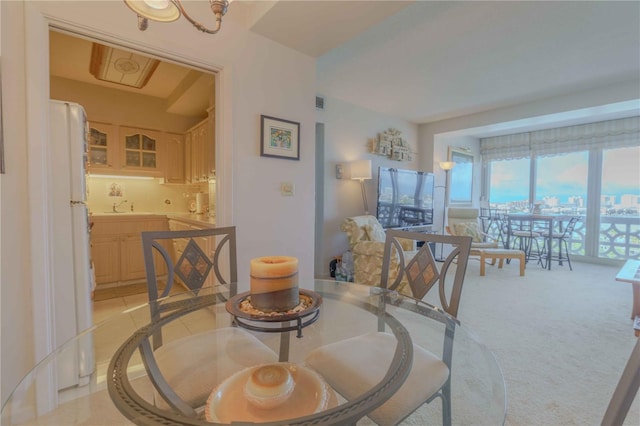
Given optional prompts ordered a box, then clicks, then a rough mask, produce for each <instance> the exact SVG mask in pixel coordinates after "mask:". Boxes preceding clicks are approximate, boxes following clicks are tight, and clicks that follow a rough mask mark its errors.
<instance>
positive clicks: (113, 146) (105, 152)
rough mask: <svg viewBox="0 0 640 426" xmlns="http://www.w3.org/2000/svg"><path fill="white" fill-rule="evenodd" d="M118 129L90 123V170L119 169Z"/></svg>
mask: <svg viewBox="0 0 640 426" xmlns="http://www.w3.org/2000/svg"><path fill="white" fill-rule="evenodd" d="M116 134H117V132H116V127H115V126H114V125H112V124H108V123H99V122H90V123H89V136H88V139H89V140H88V142H89V143H88V147H87V149H88V151H89V152H88V153H87V154H88V160H89V162H88V165H87V166H88V169H89V170H93V171H100V170H114V169H117V168H118V167H119V164H118V161H117V160H118V156H117V142H118V141H117V140H116Z"/></svg>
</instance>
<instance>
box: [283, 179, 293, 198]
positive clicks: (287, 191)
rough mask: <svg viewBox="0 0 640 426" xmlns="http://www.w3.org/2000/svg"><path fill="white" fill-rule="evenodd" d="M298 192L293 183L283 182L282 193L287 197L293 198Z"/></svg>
mask: <svg viewBox="0 0 640 426" xmlns="http://www.w3.org/2000/svg"><path fill="white" fill-rule="evenodd" d="M295 192H296V186H295V185H294V184H293V183H292V182H282V183H281V184H280V193H281V194H282V195H283V196H285V197H291V196H293V194H294V193H295Z"/></svg>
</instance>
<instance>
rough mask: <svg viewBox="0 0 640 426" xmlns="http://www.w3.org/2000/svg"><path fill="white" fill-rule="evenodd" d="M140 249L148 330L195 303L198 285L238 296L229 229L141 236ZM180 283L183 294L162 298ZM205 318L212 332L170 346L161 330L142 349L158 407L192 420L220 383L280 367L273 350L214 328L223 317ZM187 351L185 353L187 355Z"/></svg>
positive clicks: (239, 332)
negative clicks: (250, 370) (258, 368)
mask: <svg viewBox="0 0 640 426" xmlns="http://www.w3.org/2000/svg"><path fill="white" fill-rule="evenodd" d="M142 249H143V253H144V260H145V269H146V276H147V290H148V295H149V308H150V314H151V323H152V324H157V323H158V322H163V321H167V318H170V316H171V314H172V312H173V311H176V310H177V309H179V308H183V307H185V306H189V305H190V304H193V305H195V303H196V301H197V296H198V294H199V292H200V291H201V290H202V288H203V287H212V288H213V289H214V292H213V296H214V297H215V298H216V299H220V300H223V301H224V300H227V299H228V298H230V297H232V296H234V295H235V294H236V286H237V280H238V278H237V277H238V273H237V255H236V229H235V227H233V226H230V227H219V228H209V229H193V230H184V231H158V232H143V233H142ZM178 280H179V281H180V283H181V285H182V286H184V288H183V289H184V290H186V292H184V293H182V294H180V295H176V296H173V297H168V296H169V294H170V292H171V290H172V289H173V288H174V287H175V286H176V285H177V284H176V282H177V281H178ZM207 320H208V319H207ZM210 320H211V329H209V330H206V331H204V332H200V333H194V334H192V335H189V336H186V337H181V338H179V339H175V340H169V341H167V339H168V337H166V336H163V335H162V330H163V329H165V327H164V326H163V327H161V328H160V331H159V332H158V333H155V334H154V335H153V336H152V339H151V341H149V340H146V341H144V342H143V344H142V345H141V349H140V352H141V355H142V361H143V363H144V366H145V369H146V371H147V374H148V376H149V377H150V378H151V381H152V382H153V384H154V403H155V404H156V405H157V406H158V407H161V408H169V407H171V408H172V409H174V410H177V411H178V412H180V413H182V414H184V415H186V416H190V417H197V416H198V412H197V408H198V407H202V406H203V405H204V404H205V402H206V399H207V397H208V396H209V394H210V393H211V391H212V390H213V388H214V387H215V386H216V385H217V384H219V383H220V382H222V380H224V379H225V378H227V377H229V376H230V375H231V374H233V373H235V372H237V371H240V370H242V369H244V368H246V367H250V366H253V365H257V364H263V363H271V362H277V361H278V355H277V354H276V353H275V352H274V351H273V350H272V349H270V348H269V347H268V346H266V345H265V344H264V343H262V342H261V341H260V340H258V339H257V338H256V337H255V336H253V335H252V334H250V333H249V332H247V331H245V330H244V329H241V328H238V327H232V326H224V327H220V326H219V325H218V326H216V321H225V320H228V316H227V315H226V313H225V315H224V316H223V317H222V318H220V317H216V314H215V312H211V319H210ZM168 324H170V323H168ZM166 328H170V327H166ZM185 346H188V347H189V348H190V350H189V351H185V350H184V349H183V348H184V347H185ZM230 353H231V354H234V355H233V357H231V356H230V355H228V354H230ZM213 360H216V361H215V363H213V362H212V361H213Z"/></svg>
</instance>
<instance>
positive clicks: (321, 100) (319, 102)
mask: <svg viewBox="0 0 640 426" xmlns="http://www.w3.org/2000/svg"><path fill="white" fill-rule="evenodd" d="M316 109H319V110H320V111H324V98H322V97H320V96H316Z"/></svg>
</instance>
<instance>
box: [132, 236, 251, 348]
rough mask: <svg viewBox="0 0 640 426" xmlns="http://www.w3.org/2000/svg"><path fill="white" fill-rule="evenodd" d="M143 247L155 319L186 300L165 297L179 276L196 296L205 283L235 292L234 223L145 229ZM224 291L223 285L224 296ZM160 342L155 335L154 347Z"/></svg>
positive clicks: (231, 293) (160, 339)
mask: <svg viewBox="0 0 640 426" xmlns="http://www.w3.org/2000/svg"><path fill="white" fill-rule="evenodd" d="M142 250H143V254H144V265H145V271H146V276H147V293H148V296H149V307H150V310H151V320H152V321H156V320H158V319H159V318H160V315H161V313H162V312H167V311H171V310H172V309H175V308H176V307H178V306H180V304H181V303H184V302H181V301H177V302H167V301H164V300H163V299H164V298H165V297H166V296H168V295H169V292H170V291H171V289H172V288H173V286H174V284H175V282H176V279H179V280H180V281H181V282H182V284H184V285H185V286H186V287H187V289H188V290H190V291H191V293H192V294H193V295H194V296H196V295H197V294H198V291H199V290H200V289H201V288H202V287H207V286H213V285H222V286H224V287H225V289H226V290H225V291H228V294H229V296H233V295H235V293H236V289H237V281H238V267H237V264H238V263H237V262H238V261H237V254H236V228H235V226H229V227H220V228H208V229H193V230H184V231H151V232H142ZM211 272H213V274H211ZM210 275H211V277H210ZM208 278H211V279H208ZM162 284H164V288H162ZM187 289H185V290H187ZM222 293H223V291H222V289H221V291H220V294H221V297H223V296H222ZM160 345H162V336H161V335H157V336H154V349H155V348H157V347H159V346H160Z"/></svg>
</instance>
